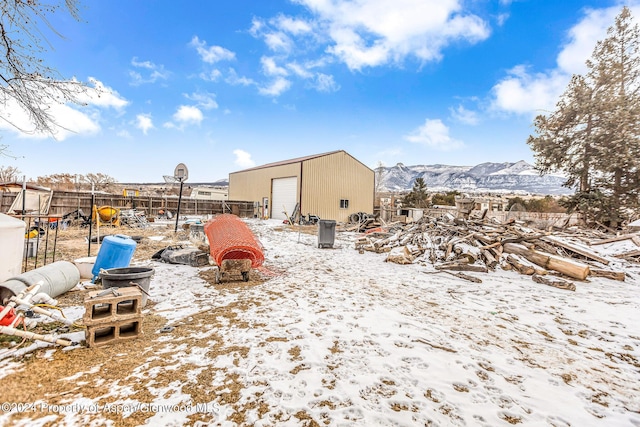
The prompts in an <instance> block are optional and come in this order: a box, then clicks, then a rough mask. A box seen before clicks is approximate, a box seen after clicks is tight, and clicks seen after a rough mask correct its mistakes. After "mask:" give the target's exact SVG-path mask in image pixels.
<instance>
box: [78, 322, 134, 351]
mask: <svg viewBox="0 0 640 427" xmlns="http://www.w3.org/2000/svg"><path fill="white" fill-rule="evenodd" d="M141 333H142V316H138V317H136V318H132V319H127V320H120V321H116V322H111V323H106V322H105V323H100V324H97V325H92V326H88V327H87V330H86V333H85V337H86V340H87V344H88V345H89V347H99V346H103V345H109V344H114V343H116V342H121V341H128V340H132V339H136V338H138V337H139V336H140V334H141Z"/></svg>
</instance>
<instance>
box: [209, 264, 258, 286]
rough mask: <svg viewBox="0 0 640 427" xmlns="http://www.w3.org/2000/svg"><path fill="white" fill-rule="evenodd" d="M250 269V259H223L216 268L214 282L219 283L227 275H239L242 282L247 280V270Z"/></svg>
mask: <svg viewBox="0 0 640 427" xmlns="http://www.w3.org/2000/svg"><path fill="white" fill-rule="evenodd" d="M250 271H251V260H250V259H225V260H223V261H222V263H221V265H219V266H218V269H217V270H216V278H215V282H216V283H220V282H221V281H222V279H224V278H225V277H227V276H231V275H234V276H237V275H241V276H242V280H243V281H244V282H248V281H249V272H250Z"/></svg>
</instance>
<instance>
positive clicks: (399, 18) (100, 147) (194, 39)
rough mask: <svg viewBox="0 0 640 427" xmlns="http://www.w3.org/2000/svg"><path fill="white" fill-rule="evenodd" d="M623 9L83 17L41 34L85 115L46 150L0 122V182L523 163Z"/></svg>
mask: <svg viewBox="0 0 640 427" xmlns="http://www.w3.org/2000/svg"><path fill="white" fill-rule="evenodd" d="M623 5H627V6H629V7H631V10H632V14H633V16H634V21H635V22H640V0H633V1H624V2H619V1H608V0H593V1H591V0H584V1H576V0H563V1H559V0H500V1H498V0H493V1H488V0H468V1H456V0H393V1H391V0H349V1H347V0H268V1H255V0H254V1H248V0H233V1H231V0H216V1H208V0H199V1H198V0H196V1H191V2H177V1H158V0H155V1H152V0H136V1H130V0H109V1H106V0H102V1H86V0H85V1H84V2H83V4H82V5H81V10H80V15H81V18H82V21H81V22H77V21H75V20H73V19H72V18H71V17H70V16H68V15H67V14H58V15H56V16H54V17H52V19H51V23H52V25H53V27H55V28H56V29H57V30H58V31H59V33H60V34H61V35H62V36H63V37H59V36H57V35H55V34H52V33H51V32H50V31H48V30H46V29H44V30H43V34H45V35H46V38H47V40H48V43H49V45H50V46H49V45H46V46H47V47H48V51H47V53H46V54H45V60H46V61H47V63H48V64H50V65H51V66H53V67H55V68H56V69H58V70H59V72H60V73H61V74H62V75H63V76H65V77H69V78H76V79H78V80H81V81H87V82H91V85H92V87H93V88H94V89H93V90H91V91H90V92H89V93H87V95H86V96H85V97H84V101H85V102H86V104H87V105H86V106H84V107H79V106H74V105H54V106H52V111H53V112H54V113H55V115H56V117H57V120H58V122H59V123H60V125H61V126H62V127H61V128H60V129H59V132H58V133H57V134H56V138H55V139H54V138H52V137H50V136H46V135H38V134H33V133H30V134H23V133H20V132H18V131H17V130H16V129H15V128H12V127H10V126H8V125H7V124H6V123H1V124H0V135H1V136H2V139H1V140H0V143H1V144H4V145H8V146H9V150H10V152H11V154H12V155H13V156H15V157H16V158H15V159H13V158H10V157H5V158H0V165H2V166H15V167H17V168H18V169H19V170H20V171H21V172H22V173H23V174H24V175H26V176H27V178H36V177H37V176H43V175H50V174H54V173H70V174H86V173H90V172H92V173H98V172H100V173H106V174H108V175H110V176H112V177H114V178H115V179H116V180H117V181H119V182H161V181H162V176H163V175H171V174H172V173H173V170H174V167H175V166H176V165H177V164H178V163H180V162H182V163H185V164H186V165H187V167H188V168H189V176H190V178H189V181H191V182H210V181H215V180H217V179H221V178H226V177H227V176H228V174H229V173H230V172H234V171H237V170H242V169H245V168H249V167H252V166H256V165H261V164H265V163H270V162H274V161H279V160H284V159H289V158H295V157H300V156H305V155H310V154H316V153H322V152H326V151H332V150H346V151H347V152H349V153H350V154H351V155H353V156H354V157H356V158H357V159H359V160H360V161H362V162H363V163H365V164H366V165H368V166H370V167H371V168H374V167H375V166H376V165H377V164H378V163H379V162H382V163H383V164H384V165H386V166H392V165H395V164H396V163H404V164H406V165H417V164H449V165H476V164H478V163H482V162H516V161H518V160H525V161H528V162H531V163H532V162H533V155H532V152H531V150H530V149H529V147H528V146H527V144H526V139H527V137H528V136H529V135H530V134H531V133H532V132H533V127H532V121H533V117H534V116H535V115H536V114H539V113H541V112H544V111H550V110H552V109H553V107H554V105H555V103H556V101H557V100H558V96H559V95H560V93H561V92H562V91H563V90H564V89H565V87H566V85H567V83H568V81H569V79H570V76H571V74H573V73H584V72H585V69H586V68H585V65H584V62H585V60H586V59H587V58H588V57H589V56H590V55H591V52H592V50H593V48H594V46H595V43H596V41H597V40H600V39H602V38H604V37H605V35H606V29H607V28H608V27H609V26H611V25H612V24H613V21H614V18H615V16H616V15H617V14H618V13H619V12H620V10H621V8H622V6H623ZM97 92H99V93H100V96H97V95H96V93H97ZM4 108H5V112H6V109H11V105H6V106H5V107H4ZM12 113H13V114H14V117H16V119H15V120H17V121H19V120H21V119H20V115H19V114H17V112H16V111H12ZM20 125H21V126H22V127H23V128H25V129H28V124H26V123H20Z"/></svg>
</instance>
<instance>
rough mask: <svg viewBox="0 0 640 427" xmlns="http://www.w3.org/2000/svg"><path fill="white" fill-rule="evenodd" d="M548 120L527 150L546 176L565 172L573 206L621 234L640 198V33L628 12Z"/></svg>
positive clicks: (539, 123)
mask: <svg viewBox="0 0 640 427" xmlns="http://www.w3.org/2000/svg"><path fill="white" fill-rule="evenodd" d="M587 68H588V72H587V74H586V76H579V75H575V76H573V78H572V79H571V82H570V83H569V85H568V87H567V89H566V90H565V92H564V94H563V95H562V97H561V99H560V101H559V102H558V104H557V105H556V110H555V111H554V112H552V113H551V114H549V115H548V116H545V115H541V116H538V117H536V119H535V121H534V126H535V129H536V134H537V135H536V136H530V137H529V139H528V140H527V143H528V144H529V145H530V146H531V148H532V150H533V151H534V153H535V157H536V167H537V168H538V169H539V170H540V172H541V173H545V172H549V171H552V170H561V171H564V172H565V173H566V174H567V175H568V179H567V182H566V185H567V186H569V187H576V186H577V192H576V194H575V196H574V197H573V198H571V199H570V200H569V202H568V207H569V208H576V209H578V210H580V211H582V212H583V213H585V214H587V216H589V217H590V218H591V219H594V220H599V221H605V222H608V223H609V224H610V225H612V226H614V227H615V226H617V225H619V223H620V222H621V220H623V219H624V217H625V214H624V212H625V210H627V209H629V208H631V209H637V208H638V206H639V201H638V195H639V193H640V125H639V123H638V117H639V114H640V93H639V90H640V89H639V88H640V30H639V27H638V25H637V24H633V23H632V17H631V12H630V11H629V9H628V8H627V7H624V8H623V9H622V11H621V13H620V14H619V15H618V16H617V17H616V20H615V24H614V25H613V26H612V27H610V28H609V29H608V31H607V37H606V38H605V39H604V40H602V41H599V42H598V43H597V44H596V47H595V49H594V51H593V54H592V56H591V58H590V59H589V60H588V61H587Z"/></svg>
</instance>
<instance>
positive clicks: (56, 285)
mask: <svg viewBox="0 0 640 427" xmlns="http://www.w3.org/2000/svg"><path fill="white" fill-rule="evenodd" d="M39 282H42V286H41V288H40V290H41V291H42V292H44V293H46V294H47V295H49V296H50V297H51V298H55V297H57V296H58V295H61V294H63V293H65V292H67V291H68V290H70V289H71V288H73V287H74V286H75V285H77V284H78V282H80V271H79V270H78V267H76V266H75V265H74V264H73V263H72V262H69V261H58V262H54V263H51V264H49V265H45V266H43V267H40V268H36V269H34V270H31V271H27V272H26V273H22V274H20V275H18V276H15V277H12V278H10V279H8V280H6V281H4V282H3V283H0V295H5V294H7V293H8V294H11V296H14V295H18V294H19V293H20V292H22V291H23V290H24V289H25V288H27V287H29V286H31V285H34V284H36V283H39Z"/></svg>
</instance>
